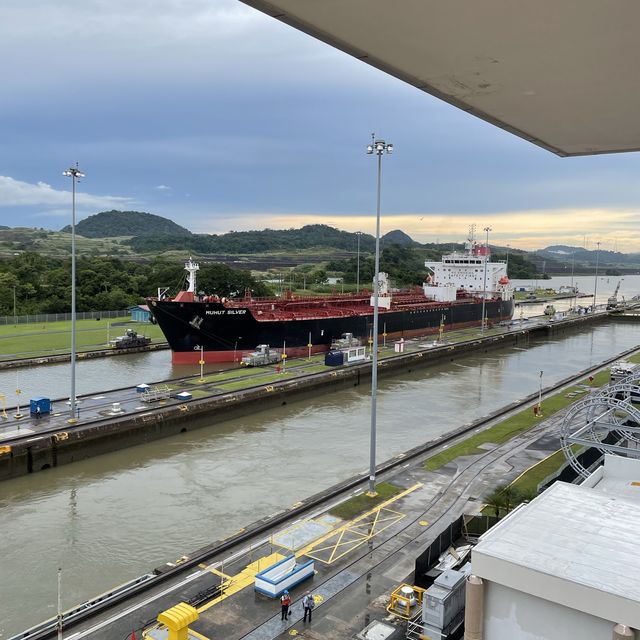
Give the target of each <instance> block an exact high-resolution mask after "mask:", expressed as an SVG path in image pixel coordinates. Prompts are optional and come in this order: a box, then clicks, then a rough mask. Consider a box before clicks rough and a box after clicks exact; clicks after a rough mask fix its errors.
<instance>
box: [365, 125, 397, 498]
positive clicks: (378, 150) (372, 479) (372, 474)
mask: <svg viewBox="0 0 640 640" xmlns="http://www.w3.org/2000/svg"><path fill="white" fill-rule="evenodd" d="M367 153H368V154H369V155H374V154H375V155H376V156H378V188H377V197H376V257H375V266H374V271H373V335H372V338H373V344H372V358H371V440H370V447H369V495H376V400H377V393H378V309H379V294H380V282H379V272H380V184H381V180H382V156H383V154H385V153H393V145H392V144H390V143H387V142H385V141H384V140H376V139H375V134H373V133H372V134H371V144H370V145H368V146H367Z"/></svg>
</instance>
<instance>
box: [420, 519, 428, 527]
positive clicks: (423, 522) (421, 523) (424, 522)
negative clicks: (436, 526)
mask: <svg viewBox="0 0 640 640" xmlns="http://www.w3.org/2000/svg"><path fill="white" fill-rule="evenodd" d="M418 524H419V525H420V526H421V527H428V526H429V522H428V521H427V520H420V522H418Z"/></svg>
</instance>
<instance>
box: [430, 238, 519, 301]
mask: <svg viewBox="0 0 640 640" xmlns="http://www.w3.org/2000/svg"><path fill="white" fill-rule="evenodd" d="M490 258H491V250H490V249H489V247H488V246H484V245H479V244H478V243H477V242H475V240H474V238H473V233H470V234H469V238H468V239H467V241H466V242H465V251H464V252H460V251H455V252H453V253H448V254H446V255H443V256H442V261H441V262H425V263H424V265H425V267H426V268H427V270H428V271H429V272H430V274H431V275H430V276H429V277H428V279H427V282H425V284H424V295H425V296H426V297H427V298H430V299H432V300H436V301H438V302H453V301H454V300H456V297H457V295H458V291H460V290H463V291H464V292H466V293H467V294H470V295H472V296H475V297H478V298H483V297H484V298H497V297H499V298H501V299H502V300H511V298H512V289H511V286H510V284H509V278H508V277H507V264H506V262H505V261H504V260H500V261H497V262H491V260H490Z"/></svg>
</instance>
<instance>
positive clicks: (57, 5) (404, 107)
mask: <svg viewBox="0 0 640 640" xmlns="http://www.w3.org/2000/svg"><path fill="white" fill-rule="evenodd" d="M0 77H1V78H2V82H1V84H0V150H1V154H0V224H5V225H9V226H29V227H32V226H33V227H45V228H51V229H59V228H61V227H63V226H64V225H65V224H68V223H69V222H70V218H71V213H70V201H71V196H70V184H69V179H68V178H64V177H63V176H62V171H63V170H64V169H65V168H67V167H69V166H70V165H71V164H72V163H75V162H76V161H78V162H79V164H80V168H81V169H82V170H83V171H85V172H86V173H87V177H86V179H85V180H84V181H83V182H82V184H80V185H79V192H80V193H79V196H78V217H79V218H83V217H86V216H87V215H90V214H92V213H96V212H98V211H101V210H105V209H114V208H115V209H134V210H139V211H149V212H151V213H156V214H159V215H163V216H166V217H169V218H171V219H173V220H175V221H176V222H177V223H179V224H182V225H183V226H185V227H187V228H189V229H191V230H192V231H195V232H207V233H220V232H226V231H229V230H245V229H261V228H265V227H271V228H287V227H297V226H300V225H302V224H307V223H313V222H325V223H328V224H332V225H334V226H337V227H339V228H342V229H347V230H351V231H356V230H358V229H361V230H363V231H367V232H370V233H372V232H373V231H374V220H373V218H372V212H373V211H374V209H375V200H374V198H375V160H374V158H372V157H370V156H367V155H366V154H365V147H366V145H367V143H368V142H369V138H370V135H371V132H372V131H375V132H376V133H377V134H378V135H379V136H380V137H384V138H385V139H387V140H388V141H391V142H393V143H394V145H395V149H396V151H395V153H394V155H393V156H389V157H385V159H384V177H383V199H382V210H383V223H382V227H383V231H388V230H391V229H394V228H401V229H403V230H405V231H406V232H408V233H409V234H410V235H412V236H413V237H414V238H416V239H417V240H420V241H422V242H434V241H437V240H440V241H449V240H459V239H461V238H462V237H464V236H465V235H466V230H467V226H468V225H469V224H470V223H472V222H474V223H476V224H477V225H478V228H482V227H484V226H487V225H490V226H491V227H492V228H493V231H492V235H491V239H492V241H493V242H496V243H501V244H510V245H512V246H516V247H521V248H536V247H542V246H545V245H548V244H557V243H567V244H574V245H576V246H583V244H584V243H585V237H586V242H587V243H588V244H589V246H590V247H593V246H595V242H596V241H598V240H599V241H601V242H603V246H604V247H605V248H608V249H609V248H613V247H614V245H617V248H618V250H624V251H632V250H633V251H640V229H639V228H638V224H637V219H638V216H637V211H638V205H639V204H640V180H639V179H638V175H639V172H640V156H639V155H638V154H619V155H609V156H597V157H591V158H558V157H556V156H555V155H552V154H551V153H549V152H547V151H544V150H542V149H539V148H538V147H535V146H533V145H531V144H530V143H527V142H525V141H523V140H520V139H519V138H516V137H514V136H512V135H510V134H508V133H506V132H504V131H501V130H499V129H497V128H495V127H493V126H491V125H489V124H486V123H484V122H482V121H480V120H477V119H476V118H474V117H473V116H470V115H468V114H465V113H462V112H461V111H459V110H457V109H456V108H455V107H452V106H449V105H447V104H444V103H442V102H439V101H438V100H436V99H435V98H432V97H430V96H428V95H427V94H425V93H423V92H421V91H419V90H417V89H415V88H413V87H410V86H408V85H405V84H403V83H402V82H401V81H399V80H396V79H394V78H392V77H389V76H387V75H385V74H384V73H382V72H381V71H377V70H375V69H372V68H371V67H369V66H367V65H366V64H363V63H361V62H358V61H356V60H354V59H352V58H351V57H349V56H348V55H346V54H344V53H341V52H339V51H336V50H334V49H332V48H331V47H329V46H328V45H325V44H322V43H320V42H316V41H315V40H312V39H311V38H310V37H308V36H306V35H303V34H301V33H298V32H297V31H295V30H294V29H292V28H290V27H287V26H285V25H282V24H280V23H279V22H278V21H276V20H273V19H271V18H269V17H267V16H265V15H263V14H261V13H258V12H257V11H255V10H253V9H251V8H249V7H247V6H245V5H243V4H242V3H240V2H238V1H237V0H136V1H135V2H131V1H130V0H129V1H125V0H108V1H107V0H83V1H82V2H80V1H79V0H75V1H71V0H58V1H57V2H51V1H50V0H29V1H28V2H25V0H2V2H1V3H0Z"/></svg>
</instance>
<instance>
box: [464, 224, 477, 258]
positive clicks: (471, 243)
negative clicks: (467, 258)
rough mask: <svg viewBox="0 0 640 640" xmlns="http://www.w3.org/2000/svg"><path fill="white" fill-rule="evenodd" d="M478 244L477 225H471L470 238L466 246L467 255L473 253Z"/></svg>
mask: <svg viewBox="0 0 640 640" xmlns="http://www.w3.org/2000/svg"><path fill="white" fill-rule="evenodd" d="M475 243H476V225H475V223H474V224H470V225H469V237H468V238H467V242H466V244H465V249H466V250H467V253H471V252H472V251H473V246H474V245H475Z"/></svg>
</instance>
